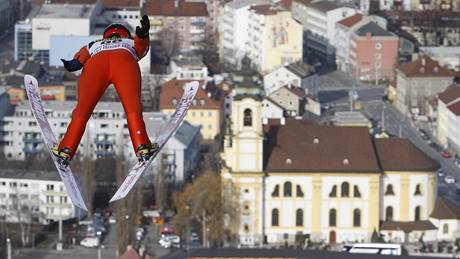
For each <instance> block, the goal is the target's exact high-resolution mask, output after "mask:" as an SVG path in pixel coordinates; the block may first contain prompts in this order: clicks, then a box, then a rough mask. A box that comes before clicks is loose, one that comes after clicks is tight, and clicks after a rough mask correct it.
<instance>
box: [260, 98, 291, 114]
mask: <svg viewBox="0 0 460 259" xmlns="http://www.w3.org/2000/svg"><path fill="white" fill-rule="evenodd" d="M285 116H286V110H285V109H284V107H283V106H281V105H279V104H278V102H276V101H274V100H273V99H271V98H270V97H267V96H266V97H265V98H264V99H263V101H262V120H268V119H281V118H284V117H285Z"/></svg>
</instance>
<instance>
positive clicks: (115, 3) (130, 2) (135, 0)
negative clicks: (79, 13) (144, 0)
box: [102, 0, 141, 9]
mask: <svg viewBox="0 0 460 259" xmlns="http://www.w3.org/2000/svg"><path fill="white" fill-rule="evenodd" d="M102 4H103V5H104V7H106V8H111V9H121V8H133V9H134V8H136V9H139V8H140V6H141V4H140V0H102Z"/></svg>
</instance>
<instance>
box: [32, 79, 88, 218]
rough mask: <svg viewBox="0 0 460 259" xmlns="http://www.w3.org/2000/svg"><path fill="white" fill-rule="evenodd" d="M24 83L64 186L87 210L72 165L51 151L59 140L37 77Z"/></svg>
mask: <svg viewBox="0 0 460 259" xmlns="http://www.w3.org/2000/svg"><path fill="white" fill-rule="evenodd" d="M24 85H25V88H26V92H27V97H28V98H29V103H30V107H31V109H32V113H33V114H34V117H35V120H36V121H37V123H38V125H39V127H40V130H41V132H42V135H43V140H44V142H45V145H46V146H47V148H48V151H49V153H50V155H51V158H52V159H53V162H54V165H55V166H56V169H57V170H58V172H59V175H60V176H61V179H62V182H63V183H64V186H65V188H66V190H67V194H68V195H69V197H70V200H71V201H72V203H73V204H74V205H75V206H77V207H78V208H80V209H82V210H85V211H87V210H88V209H87V208H86V205H85V202H84V201H83V198H82V196H81V192H80V190H79V188H78V185H77V183H76V182H75V178H74V177H73V173H72V171H71V170H70V167H69V166H65V165H62V164H60V163H59V162H58V158H57V157H55V156H54V154H53V153H52V151H51V148H52V147H53V145H55V144H57V141H56V137H55V136H54V133H53V131H52V129H51V126H50V124H49V122H48V119H47V118H46V116H45V111H44V110H43V105H42V101H41V98H40V93H39V91H38V82H37V79H35V77H33V76H31V75H25V76H24Z"/></svg>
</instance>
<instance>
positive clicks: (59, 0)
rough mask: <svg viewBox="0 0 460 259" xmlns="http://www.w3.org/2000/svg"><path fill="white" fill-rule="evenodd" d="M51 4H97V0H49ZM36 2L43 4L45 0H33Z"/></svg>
mask: <svg viewBox="0 0 460 259" xmlns="http://www.w3.org/2000/svg"><path fill="white" fill-rule="evenodd" d="M48 1H49V4H95V3H96V2H97V0H48ZM33 2H34V3H35V4H38V5H42V4H44V3H45V0H33Z"/></svg>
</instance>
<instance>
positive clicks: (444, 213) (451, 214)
mask: <svg viewBox="0 0 460 259" xmlns="http://www.w3.org/2000/svg"><path fill="white" fill-rule="evenodd" d="M430 217H432V218H435V219H460V205H459V204H457V203H455V202H454V201H452V200H449V199H447V198H445V197H439V198H437V199H436V202H435V204H434V209H433V212H431V215H430Z"/></svg>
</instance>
